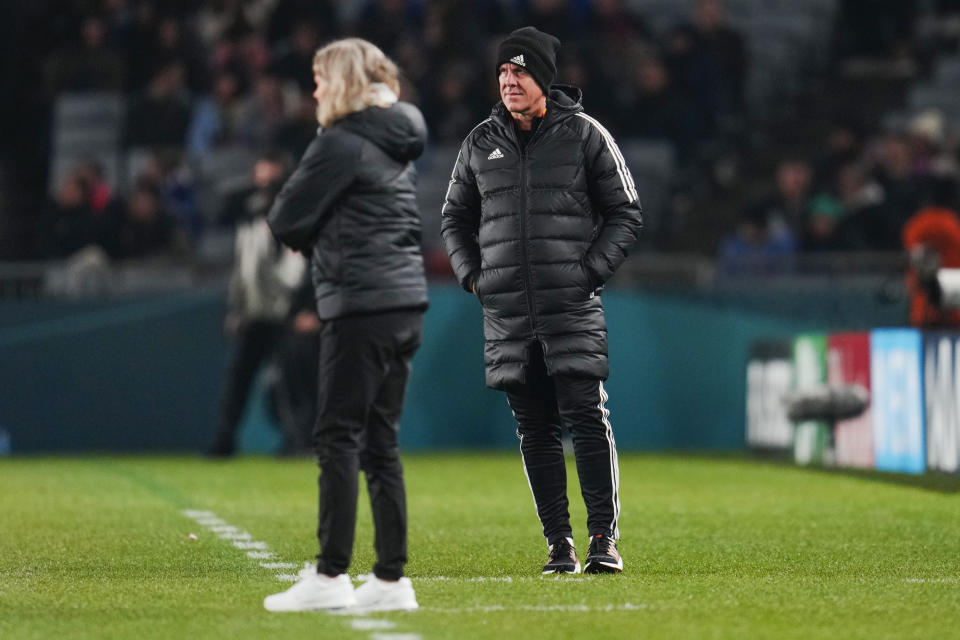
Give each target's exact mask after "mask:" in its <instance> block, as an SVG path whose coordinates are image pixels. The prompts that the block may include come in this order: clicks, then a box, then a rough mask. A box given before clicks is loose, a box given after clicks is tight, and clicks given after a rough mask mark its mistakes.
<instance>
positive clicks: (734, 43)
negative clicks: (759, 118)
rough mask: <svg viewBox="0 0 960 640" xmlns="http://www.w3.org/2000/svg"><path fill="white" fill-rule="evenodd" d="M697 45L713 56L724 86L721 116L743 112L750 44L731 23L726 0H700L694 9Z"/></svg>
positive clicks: (702, 54) (699, 50)
mask: <svg viewBox="0 0 960 640" xmlns="http://www.w3.org/2000/svg"><path fill="white" fill-rule="evenodd" d="M693 30H694V33H695V35H696V38H695V40H694V44H693V46H694V49H695V51H696V53H697V55H698V57H699V58H700V59H701V60H703V59H705V60H712V61H713V62H714V64H715V65H716V74H717V79H718V82H719V87H720V96H719V97H720V100H719V111H718V113H717V115H718V116H733V117H738V116H742V115H743V113H744V110H745V93H744V89H745V88H746V81H747V47H746V44H745V42H744V39H743V36H742V35H740V33H739V32H738V31H737V30H736V29H734V28H733V27H731V26H730V25H728V24H727V22H726V8H725V7H724V4H723V2H722V0H698V2H697V3H696V6H695V7H694V12H693Z"/></svg>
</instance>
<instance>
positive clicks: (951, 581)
mask: <svg viewBox="0 0 960 640" xmlns="http://www.w3.org/2000/svg"><path fill="white" fill-rule="evenodd" d="M904 582H912V583H915V584H923V583H935V584H955V583H957V582H960V580H958V579H957V578H907V579H905V580H904Z"/></svg>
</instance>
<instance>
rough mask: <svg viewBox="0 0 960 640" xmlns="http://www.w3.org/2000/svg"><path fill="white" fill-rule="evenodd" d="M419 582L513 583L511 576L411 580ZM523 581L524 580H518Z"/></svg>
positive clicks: (432, 577)
mask: <svg viewBox="0 0 960 640" xmlns="http://www.w3.org/2000/svg"><path fill="white" fill-rule="evenodd" d="M411 580H415V581H417V582H513V578H511V577H510V576H490V577H487V576H475V577H473V578H450V577H448V576H425V577H423V578H411ZM518 580H523V578H518Z"/></svg>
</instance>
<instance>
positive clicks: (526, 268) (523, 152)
mask: <svg viewBox="0 0 960 640" xmlns="http://www.w3.org/2000/svg"><path fill="white" fill-rule="evenodd" d="M542 124H543V123H541V125H542ZM530 142H531V141H530V140H528V141H527V147H529V146H530ZM517 146H518V147H520V140H519V139H518V140H517ZM526 187H527V149H526V148H524V147H520V255H521V258H522V259H523V272H524V279H523V292H524V294H525V295H526V298H527V308H528V309H530V330H531V331H532V332H533V335H534V337H535V338H537V339H538V340H539V339H540V336H539V335H538V334H537V325H538V324H539V323H538V322H537V308H536V306H535V305H534V303H533V293H532V292H531V291H530V289H531V288H532V287H533V282H532V281H531V280H532V278H531V276H530V257H529V256H528V255H527V188H526Z"/></svg>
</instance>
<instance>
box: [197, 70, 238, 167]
mask: <svg viewBox="0 0 960 640" xmlns="http://www.w3.org/2000/svg"><path fill="white" fill-rule="evenodd" d="M241 105H242V101H241V99H240V96H239V83H238V81H237V77H236V76H235V75H234V74H233V73H232V72H230V71H221V72H220V73H218V74H217V76H216V77H215V78H214V81H213V92H212V93H211V95H210V96H208V97H205V98H201V99H200V100H199V101H198V102H197V104H196V106H195V107H194V109H193V114H192V115H191V117H190V126H189V130H188V132H187V149H188V150H189V152H190V153H191V154H192V155H193V156H196V157H199V156H205V155H207V154H209V153H210V152H212V151H214V150H215V149H217V148H220V147H229V146H230V145H232V144H234V143H236V142H237V141H238V139H239V134H238V124H239V117H240V110H241Z"/></svg>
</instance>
